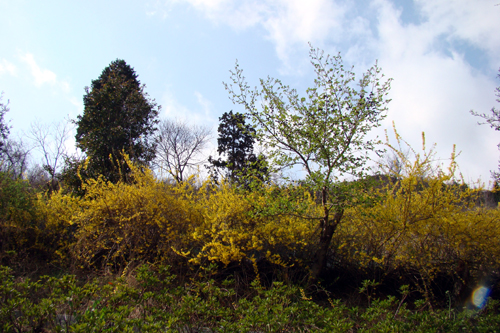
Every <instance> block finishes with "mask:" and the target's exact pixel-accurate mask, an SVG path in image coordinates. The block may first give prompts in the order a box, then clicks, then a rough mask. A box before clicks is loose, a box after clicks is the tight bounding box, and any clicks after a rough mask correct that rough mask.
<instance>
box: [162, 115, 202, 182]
mask: <svg viewBox="0 0 500 333" xmlns="http://www.w3.org/2000/svg"><path fill="white" fill-rule="evenodd" d="M210 132H211V130H210V128H208V127H203V126H195V125H188V124H186V123H185V122H183V121H180V120H161V121H160V123H159V125H158V132H157V135H156V143H157V147H156V161H155V164H156V166H157V167H158V168H159V169H160V170H162V171H166V172H167V173H168V174H170V175H171V176H172V177H173V178H174V179H175V180H176V181H177V182H178V183H179V182H182V181H184V180H185V176H186V172H188V171H189V170H192V168H194V167H196V166H198V165H200V164H202V163H204V162H205V161H206V158H205V157H204V156H203V149H204V148H205V147H206V145H207V143H208V141H209V140H210V136H211V135H210Z"/></svg>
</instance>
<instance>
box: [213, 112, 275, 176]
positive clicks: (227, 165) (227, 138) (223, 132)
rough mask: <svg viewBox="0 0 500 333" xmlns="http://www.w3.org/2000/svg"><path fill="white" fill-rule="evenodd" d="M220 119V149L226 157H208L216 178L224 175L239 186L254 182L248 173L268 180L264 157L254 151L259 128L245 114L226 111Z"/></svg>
mask: <svg viewBox="0 0 500 333" xmlns="http://www.w3.org/2000/svg"><path fill="white" fill-rule="evenodd" d="M219 121H220V124H219V128H218V132H219V137H218V139H217V145H218V148H217V152H218V153H219V156H225V157H226V159H222V158H221V157H219V158H218V159H217V160H215V159H213V158H212V157H211V156H210V157H209V159H208V161H209V163H210V164H211V167H212V175H213V176H214V178H216V179H217V178H218V175H222V176H223V177H225V178H227V179H229V180H230V181H232V182H235V183H238V184H240V185H248V184H249V182H250V181H251V179H249V176H255V177H257V178H258V179H260V180H266V179H267V178H268V176H269V172H268V168H267V165H266V161H265V157H264V156H263V155H258V156H257V155H256V154H255V153H254V144H255V137H254V136H255V133H256V131H255V129H254V128H253V127H252V126H251V125H250V124H247V123H246V121H245V115H243V114H241V113H233V111H230V112H225V113H224V114H223V115H222V117H220V118H219Z"/></svg>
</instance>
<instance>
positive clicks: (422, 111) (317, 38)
mask: <svg viewBox="0 0 500 333" xmlns="http://www.w3.org/2000/svg"><path fill="white" fill-rule="evenodd" d="M168 3H169V4H170V5H173V4H176V3H187V4H189V5H190V6H192V7H193V8H195V9H197V10H199V11H200V12H202V13H204V15H205V16H206V17H207V18H209V19H210V20H212V21H213V22H215V23H216V24H225V25H228V26H230V27H232V28H233V29H247V28H250V27H255V26H258V27H262V28H264V30H265V31H266V36H265V37H266V38H268V39H269V40H271V41H272V42H273V44H274V46H275V50H276V54H277V56H278V57H279V59H280V60H281V61H282V64H283V68H282V69H284V70H285V72H287V73H294V74H297V73H299V74H300V73H302V72H303V69H304V68H303V67H302V66H303V65H304V64H306V63H307V59H305V58H306V55H307V42H311V43H312V44H313V45H314V46H319V47H320V48H323V49H325V50H327V51H329V52H330V53H333V54H335V53H337V52H338V51H339V50H342V53H343V57H344V60H347V62H348V63H351V64H354V65H355V66H356V70H358V69H366V68H367V67H368V65H367V64H368V63H372V62H373V60H374V59H379V64H380V65H381V67H382V68H383V72H384V73H385V74H386V75H387V76H388V77H392V78H394V82H393V85H392V86H393V88H392V91H391V97H392V98H393V102H392V103H391V104H390V105H389V108H390V113H389V117H388V121H387V123H385V125H386V127H390V123H391V121H392V120H395V121H396V126H397V127H398V129H399V131H400V133H401V134H402V135H403V137H404V138H406V139H408V141H410V143H411V144H412V145H414V146H415V147H419V146H420V144H421V136H420V135H421V132H422V131H425V132H426V134H427V139H428V142H429V143H432V142H437V143H438V153H439V154H440V155H441V154H442V155H443V156H444V157H447V156H448V154H449V152H450V150H451V148H452V146H453V144H457V149H458V150H462V155H461V157H459V162H461V163H462V171H464V172H465V173H466V176H467V177H470V178H472V179H474V178H477V177H478V176H479V175H481V176H482V178H483V179H484V180H487V179H488V178H489V171H488V170H491V169H496V168H497V159H498V158H497V157H498V156H499V153H498V151H497V148H496V144H497V143H498V142H500V138H498V134H497V133H496V132H494V131H493V130H491V129H489V128H488V127H487V126H486V125H485V126H483V127H480V126H478V125H477V118H474V117H473V116H471V115H470V114H469V112H468V111H469V110H470V109H475V110H476V111H478V112H488V110H490V109H491V107H492V106H494V105H497V104H496V102H495V97H494V93H493V90H494V87H495V86H498V85H499V82H498V81H494V76H495V75H496V73H497V72H496V70H497V69H498V67H499V65H500V64H499V63H498V54H500V34H498V31H500V20H499V17H500V16H499V15H500V7H495V4H496V3H498V1H487V0H482V1H470V0H457V1H453V2H450V1H449V0H415V6H414V9H415V10H416V11H417V12H418V13H414V14H415V15H418V16H419V20H417V21H415V22H410V23H409V22H402V17H401V14H402V11H401V10H400V9H397V8H395V5H394V4H397V1H396V0H370V1H369V3H368V4H367V3H366V2H363V4H361V3H357V5H355V3H354V2H347V1H337V0H311V1H302V0H275V1H266V0H239V1H236V0H175V1H168ZM469 46H473V47H474V48H475V49H476V50H475V52H480V53H481V52H482V54H481V56H484V59H486V60H485V64H481V65H480V67H481V68H478V65H477V64H473V63H471V62H470V61H471V59H470V58H467V57H470V54H469V55H466V54H465V53H464V52H466V51H467V50H468V49H467V48H468V47H469ZM469 50H470V49H469ZM473 60H476V61H479V60H477V59H473ZM307 70H310V69H309V68H307ZM488 70H490V71H491V72H486V71H488Z"/></svg>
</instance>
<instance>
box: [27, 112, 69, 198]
mask: <svg viewBox="0 0 500 333" xmlns="http://www.w3.org/2000/svg"><path fill="white" fill-rule="evenodd" d="M71 130H72V126H71V123H70V122H69V121H68V120H64V121H60V122H55V123H51V124H42V123H40V121H39V120H36V121H35V122H33V123H31V128H30V130H29V133H28V135H27V136H28V137H29V138H30V139H31V140H32V141H33V143H34V148H35V149H38V150H39V151H40V152H41V153H42V155H43V156H42V158H43V169H45V170H46V171H47V172H48V173H49V175H50V181H49V184H48V185H49V190H50V191H52V190H56V189H57V188H58V181H57V179H56V175H57V173H58V171H59V168H60V162H61V160H62V159H63V157H64V156H65V155H66V152H67V148H66V141H67V140H68V138H69V135H70V133H71Z"/></svg>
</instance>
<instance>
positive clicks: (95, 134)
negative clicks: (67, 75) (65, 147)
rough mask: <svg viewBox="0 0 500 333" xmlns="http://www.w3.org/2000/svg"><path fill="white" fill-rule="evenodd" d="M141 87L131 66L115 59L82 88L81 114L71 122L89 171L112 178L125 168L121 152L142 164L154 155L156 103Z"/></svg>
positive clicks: (113, 179) (116, 176) (116, 179)
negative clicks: (83, 91)
mask: <svg viewBox="0 0 500 333" xmlns="http://www.w3.org/2000/svg"><path fill="white" fill-rule="evenodd" d="M144 88H145V85H141V84H140V82H139V80H138V79H137V74H136V73H135V71H134V69H133V68H132V67H130V66H129V65H128V64H127V63H126V62H125V61H124V60H119V59H117V60H115V61H113V62H112V63H111V64H110V65H109V66H108V67H106V68H105V69H104V70H103V72H102V74H101V76H99V78H98V79H97V80H94V81H92V86H91V87H90V88H89V87H86V88H85V92H86V94H85V95H84V97H83V103H84V107H85V108H84V111H83V115H81V116H78V118H77V120H76V122H75V123H76V125H77V133H76V143H77V146H78V147H79V148H80V149H81V150H82V151H83V152H84V153H86V154H87V156H89V157H90V162H89V170H91V172H90V174H92V175H94V176H95V175H99V174H100V175H103V176H104V177H105V178H106V179H108V180H110V181H112V182H116V181H118V180H119V179H120V177H121V176H120V170H121V172H122V175H123V174H126V172H127V167H126V166H125V165H123V159H122V152H125V153H126V154H128V155H129V156H130V158H131V159H132V161H134V162H138V163H142V164H145V165H146V164H148V163H149V162H150V161H151V160H152V159H153V158H154V155H155V144H154V140H153V138H152V135H153V134H154V132H155V130H156V127H155V125H156V124H157V123H158V120H157V118H158V113H159V110H160V107H159V106H157V104H156V103H155V101H154V100H152V99H151V98H149V96H148V94H147V93H146V92H145V91H144ZM117 163H118V165H117Z"/></svg>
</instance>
